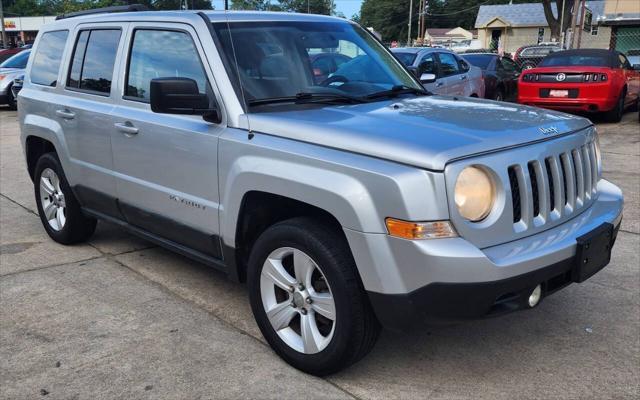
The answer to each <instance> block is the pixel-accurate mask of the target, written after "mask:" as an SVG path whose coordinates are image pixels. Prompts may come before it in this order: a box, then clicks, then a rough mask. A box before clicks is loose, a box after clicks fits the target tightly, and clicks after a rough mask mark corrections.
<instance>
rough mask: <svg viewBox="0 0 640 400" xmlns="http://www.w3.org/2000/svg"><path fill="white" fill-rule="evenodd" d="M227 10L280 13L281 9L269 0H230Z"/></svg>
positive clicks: (275, 2)
mask: <svg viewBox="0 0 640 400" xmlns="http://www.w3.org/2000/svg"><path fill="white" fill-rule="evenodd" d="M229 8H231V9H232V10H255V11H281V10H282V7H280V5H279V4H278V3H277V1H275V0H274V1H270V0H231V3H230V4H229Z"/></svg>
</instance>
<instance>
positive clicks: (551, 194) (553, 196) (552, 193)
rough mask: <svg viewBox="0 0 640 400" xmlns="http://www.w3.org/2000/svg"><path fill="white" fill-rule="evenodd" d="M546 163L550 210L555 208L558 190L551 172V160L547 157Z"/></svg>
mask: <svg viewBox="0 0 640 400" xmlns="http://www.w3.org/2000/svg"><path fill="white" fill-rule="evenodd" d="M544 165H545V166H546V167H547V181H548V182H549V212H551V211H553V209H554V208H555V206H554V204H555V202H556V192H555V190H554V188H555V186H554V185H553V173H552V172H551V162H550V161H549V159H548V158H545V160H544Z"/></svg>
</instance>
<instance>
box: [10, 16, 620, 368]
mask: <svg viewBox="0 0 640 400" xmlns="http://www.w3.org/2000/svg"><path fill="white" fill-rule="evenodd" d="M115 11H128V12H115ZM18 103H19V121H20V126H21V133H22V134H21V137H22V144H23V146H24V152H25V156H26V162H27V168H28V170H29V174H30V175H31V178H32V179H33V182H34V188H35V197H36V201H37V205H38V211H39V213H40V217H41V219H42V224H43V225H44V229H45V230H46V231H47V233H48V234H49V235H50V236H51V238H52V239H53V240H55V241H57V242H60V243H64V244H72V243H77V242H80V241H84V240H87V239H88V238H89V236H91V234H92V233H93V231H94V229H95V227H96V221H97V220H98V219H100V220H104V221H108V222H111V223H115V224H117V225H119V226H121V227H123V228H124V229H127V230H129V231H131V232H133V233H134V234H137V235H139V236H141V237H143V238H145V239H148V240H150V241H152V242H155V243H157V244H159V245H161V246H165V247H168V248H170V249H172V250H175V251H176V252H178V253H181V254H183V255H185V256H188V257H192V258H194V259H196V260H198V261H200V262H202V263H205V264H208V265H210V266H212V267H214V268H216V269H218V270H220V271H222V272H224V273H226V274H227V275H228V276H229V278H230V279H233V280H237V281H246V283H247V286H248V291H249V300H250V302H251V306H252V309H253V313H254V315H255V319H256V321H257V323H258V326H259V327H260V329H261V331H262V334H263V335H264V337H265V339H266V340H267V341H268V342H269V343H270V344H271V346H272V347H273V349H274V350H275V351H276V352H277V353H278V354H279V355H280V356H281V357H282V358H283V359H285V360H286V361H287V362H288V363H290V364H291V365H293V366H295V367H296V368H299V369H301V370H303V371H306V372H309V373H312V374H318V375H322V374H328V373H332V372H335V371H338V370H340V369H341V368H344V367H346V366H348V365H350V364H352V363H354V362H356V361H357V360H358V359H360V358H362V357H363V356H364V355H365V354H367V352H368V351H370V350H371V348H372V346H373V345H374V343H375V342H376V339H377V337H378V333H379V331H380V327H381V326H385V327H387V328H389V329H394V330H399V329H407V328H410V327H412V326H414V325H416V324H417V325H418V326H419V324H418V323H420V322H435V321H442V320H449V321H451V320H453V321H457V320H463V319H468V318H481V317H486V316H493V315H498V314H501V313H505V312H508V311H513V310H517V309H526V308H531V307H535V306H536V305H537V304H538V302H539V301H540V300H541V299H542V298H544V297H545V296H548V295H549V294H551V293H553V292H555V291H557V290H559V289H561V288H563V287H564V286H566V285H568V284H570V283H572V282H582V281H584V280H585V279H587V278H589V277H590V276H591V275H593V274H594V273H596V272H597V271H599V270H600V269H601V268H603V267H604V266H605V265H606V264H607V263H608V262H609V259H610V255H611V246H612V245H613V244H614V241H615V237H616V232H617V229H618V227H619V226H620V221H621V218H622V215H621V211H622V204H623V199H622V194H621V192H620V190H619V189H618V188H617V187H616V186H614V185H613V184H611V183H609V182H607V181H606V180H604V179H601V165H600V154H599V147H598V138H597V134H596V130H595V128H594V127H593V125H592V124H591V123H590V122H589V121H588V120H586V119H583V118H579V117H574V116H570V115H567V114H562V113H557V112H551V111H546V110H541V109H536V108H531V107H521V106H518V105H514V104H509V103H498V102H492V101H487V100H480V99H472V98H463V97H445V96H436V95H432V94H430V93H428V92H426V91H425V90H424V89H423V87H422V86H421V85H420V81H419V80H418V79H417V78H416V77H415V76H414V75H412V73H411V72H410V71H409V70H407V69H406V68H405V67H404V66H403V65H402V64H401V63H400V62H399V61H398V60H397V59H396V58H395V57H394V56H393V55H392V54H391V53H390V52H389V51H388V50H387V49H386V48H385V47H384V46H383V45H382V44H381V43H380V42H379V41H378V40H377V39H376V38H375V37H374V36H372V35H371V34H369V32H367V31H366V30H364V29H362V28H360V27H359V26H358V25H356V24H354V23H352V22H349V21H346V20H344V19H339V18H332V17H324V16H314V15H297V14H286V13H253V12H252V13H244V12H237V13H225V12H147V11H140V10H139V9H138V8H137V7H124V9H123V8H116V9H109V10H104V9H103V10H97V11H93V12H90V13H82V15H78V14H74V15H65V16H61V17H59V18H58V20H57V21H55V22H53V23H51V24H48V25H46V26H45V27H44V28H43V29H42V30H41V31H40V33H39V34H38V37H37V39H36V42H35V45H34V48H33V53H32V55H31V57H30V60H29V63H28V66H27V70H26V76H25V79H24V86H23V89H22V91H21V92H20V94H19V98H18Z"/></svg>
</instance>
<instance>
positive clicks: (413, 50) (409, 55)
mask: <svg viewBox="0 0 640 400" xmlns="http://www.w3.org/2000/svg"><path fill="white" fill-rule="evenodd" d="M391 51H392V52H393V54H394V55H395V56H396V57H398V59H399V60H400V61H401V62H402V63H403V64H404V65H406V66H407V67H410V68H411V69H412V70H413V71H414V72H415V73H416V74H417V76H418V77H419V78H420V81H421V82H422V84H423V85H424V87H425V88H427V90H429V91H431V92H433V93H438V94H446V95H450V96H469V97H480V98H483V97H484V80H483V78H482V70H481V69H480V68H478V67H476V66H473V65H471V64H469V63H468V62H466V61H465V60H464V59H462V57H460V56H458V55H457V54H456V53H454V52H453V51H450V50H445V49H437V48H431V47H406V48H402V47H397V48H393V49H391Z"/></svg>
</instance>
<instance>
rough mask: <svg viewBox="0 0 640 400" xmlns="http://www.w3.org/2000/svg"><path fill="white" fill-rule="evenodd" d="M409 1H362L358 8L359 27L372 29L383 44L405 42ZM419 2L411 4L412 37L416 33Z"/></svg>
mask: <svg viewBox="0 0 640 400" xmlns="http://www.w3.org/2000/svg"><path fill="white" fill-rule="evenodd" d="M409 2H410V0H364V2H363V3H362V7H361V8H360V25H362V26H364V27H372V28H373V29H374V30H375V31H376V32H379V33H380V34H381V35H382V40H383V41H384V42H390V41H393V40H397V41H400V42H405V41H406V40H407V30H408V29H409V28H408V26H407V25H408V23H409ZM418 6H419V2H418V1H414V2H413V16H414V20H413V24H412V29H411V30H412V33H411V36H412V37H414V38H415V37H416V36H417V33H418V24H417V21H418V19H417V15H418Z"/></svg>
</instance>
